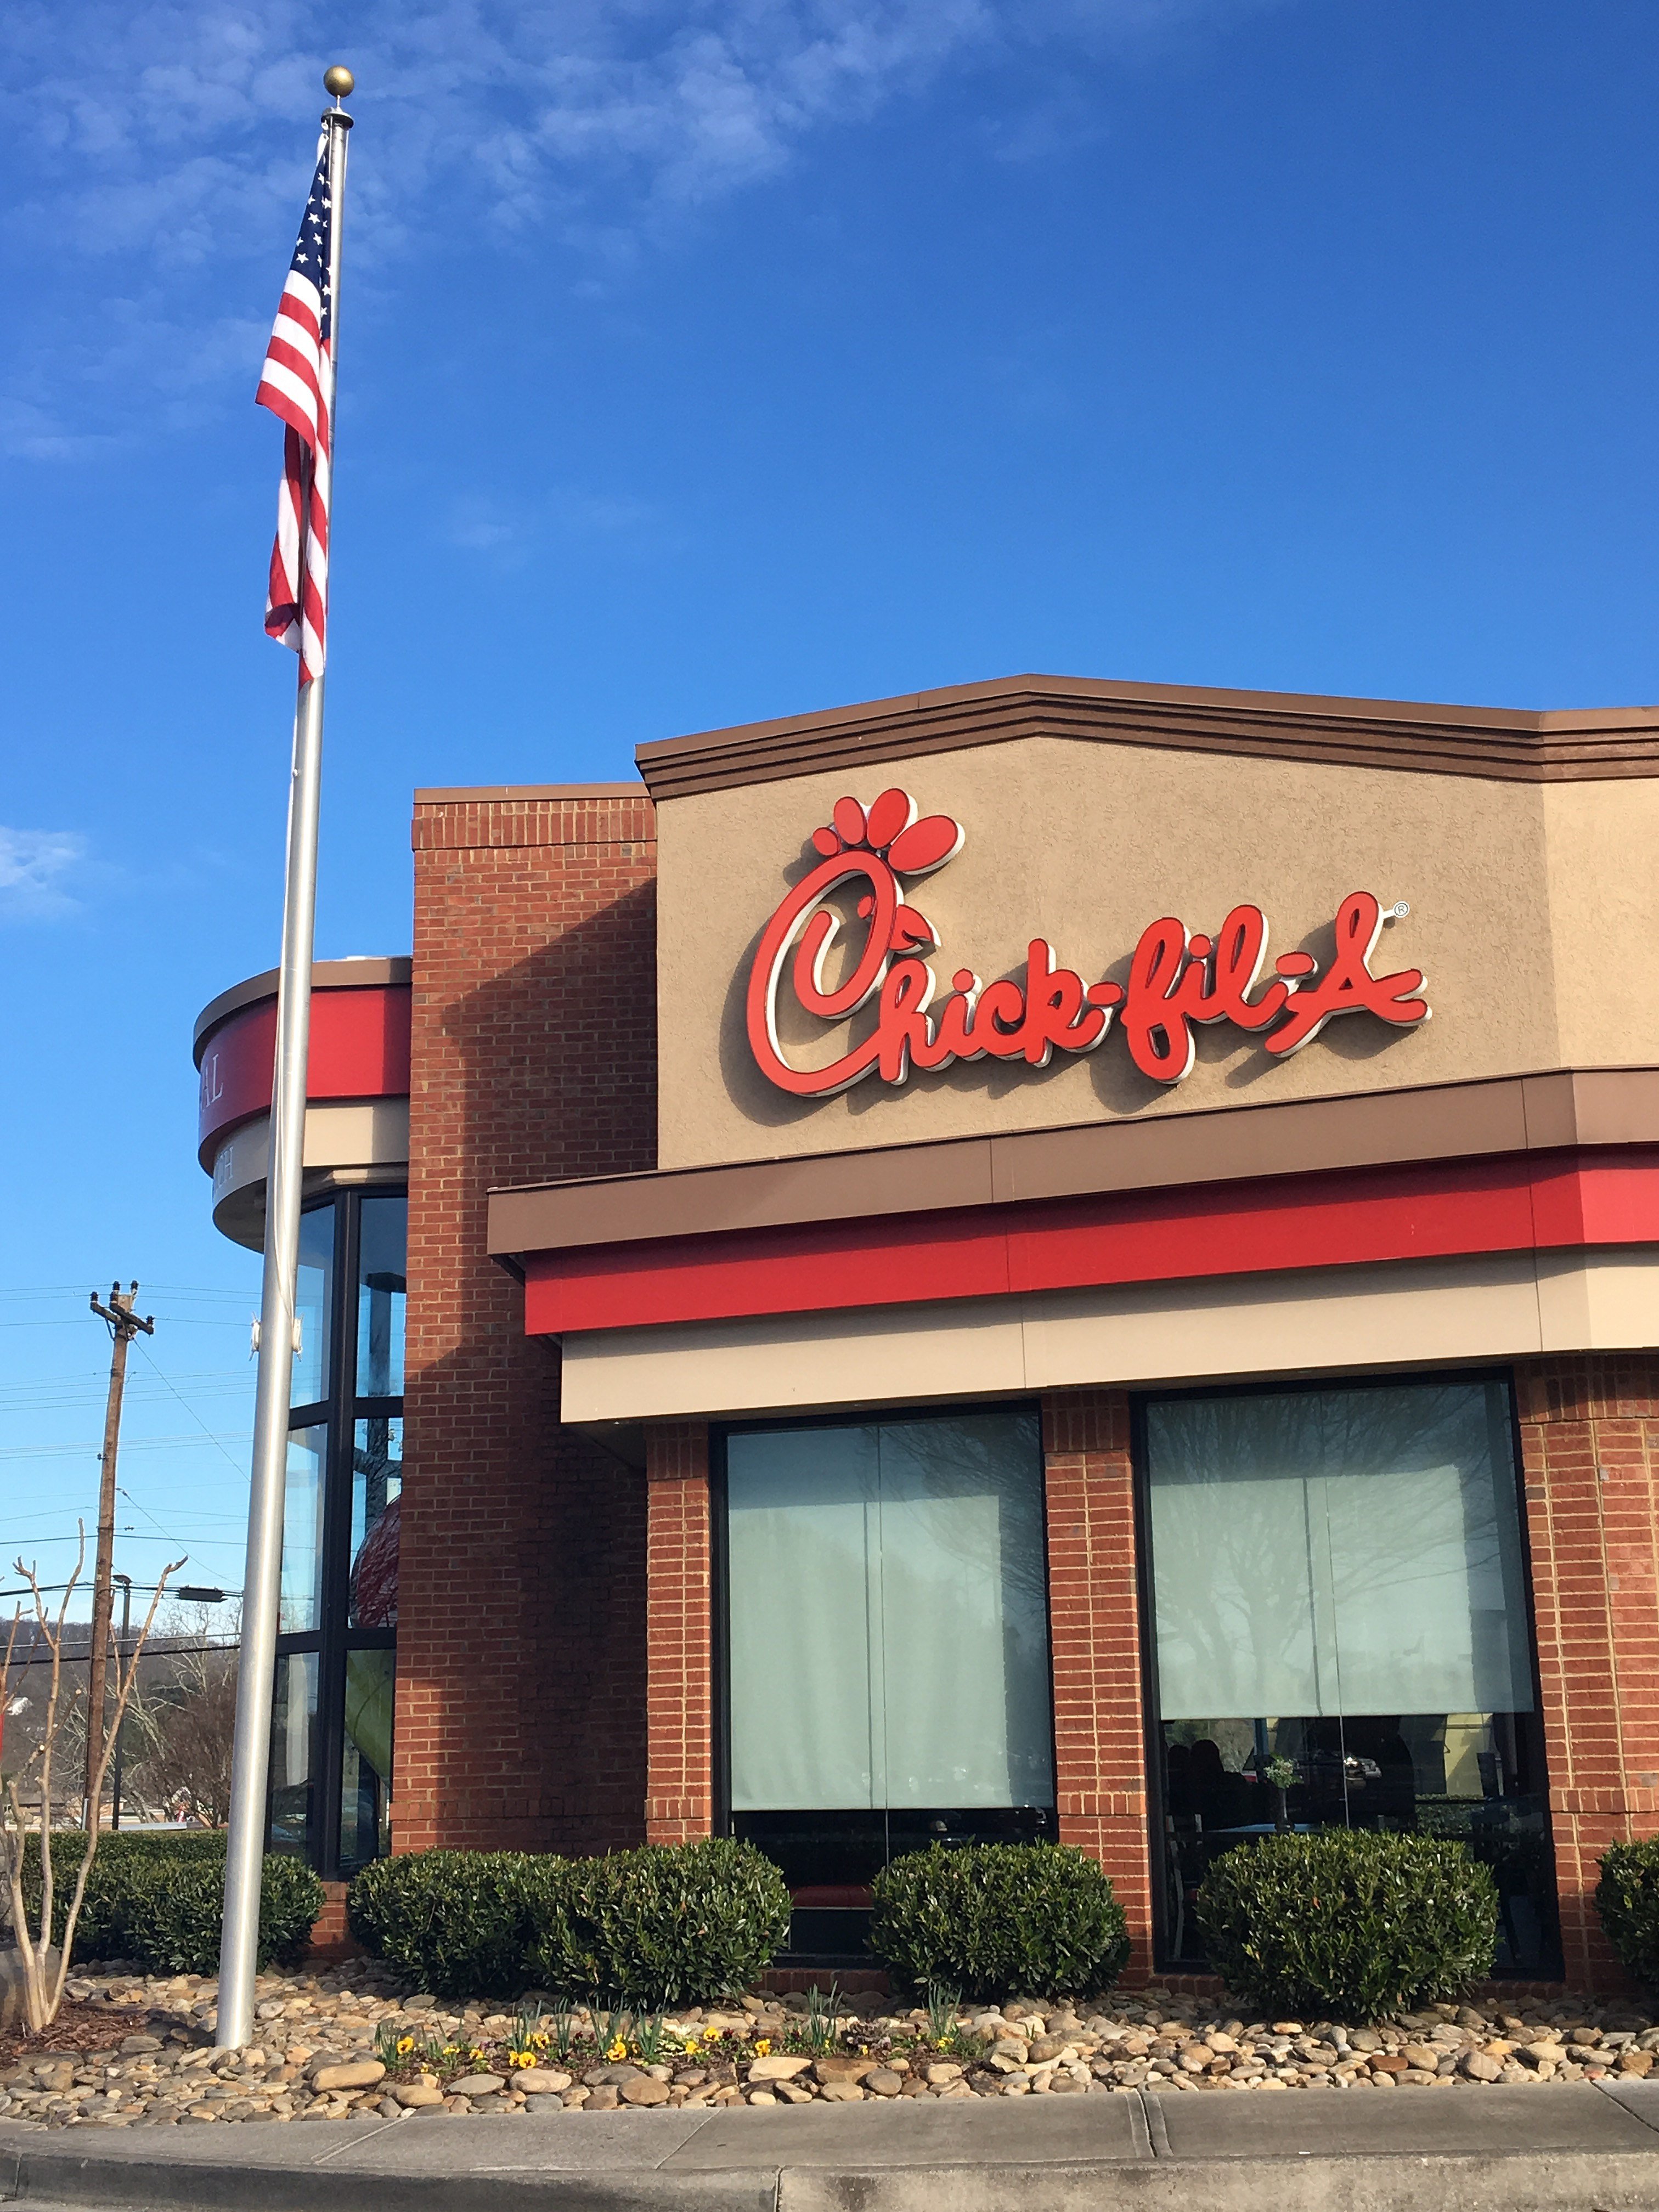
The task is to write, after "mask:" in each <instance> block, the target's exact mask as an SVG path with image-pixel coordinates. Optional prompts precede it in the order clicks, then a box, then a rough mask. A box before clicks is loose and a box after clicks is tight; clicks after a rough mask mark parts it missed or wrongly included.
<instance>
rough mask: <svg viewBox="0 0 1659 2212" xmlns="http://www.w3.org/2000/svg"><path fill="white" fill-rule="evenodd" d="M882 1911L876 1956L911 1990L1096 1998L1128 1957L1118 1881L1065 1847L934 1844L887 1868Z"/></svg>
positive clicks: (875, 1893)
mask: <svg viewBox="0 0 1659 2212" xmlns="http://www.w3.org/2000/svg"><path fill="white" fill-rule="evenodd" d="M872 1905H873V1910H872V1914H871V1921H870V1948H871V1949H872V1951H873V1952H874V1953H875V1955H876V1957H877V1958H878V1960H880V1961H881V1963H882V1965H883V1966H885V1967H886V1968H887V1970H888V1972H890V1974H891V1975H892V1976H893V1978H894V1979H895V1980H896V1982H897V1983H898V1984H900V1985H901V1986H902V1987H903V1988H906V1989H927V1988H929V1987H935V1988H945V1989H951V1990H957V1991H959V1992H960V1993H961V1994H962V1995H963V1996H979V1997H992V1998H1000V1997H1006V1996H1007V1995H1008V1994H1009V1992H1010V1991H1011V1990H1034V1991H1044V1992H1047V1991H1054V1990H1064V1991H1066V1993H1067V1994H1069V1995H1074V1996H1091V1995H1093V1994H1094V1993H1096V1992H1097V1991H1098V1990H1104V1989H1107V1988H1109V1986H1110V1985H1111V1984H1112V1983H1113V1982H1115V1980H1116V1979H1117V1978H1118V1976H1119V1974H1120V1973H1121V1972H1122V1971H1123V1966H1124V1962H1125V1960H1127V1958H1128V1955H1129V1937H1128V1931H1127V1926H1126V1924H1125V1922H1124V1917H1123V1907H1122V1906H1121V1905H1120V1904H1119V1903H1118V1901H1117V1899H1116V1898H1115V1896H1114V1895H1113V1893H1112V1885H1111V1883H1110V1881H1109V1880H1108V1879H1107V1877H1106V1876H1105V1875H1103V1873H1102V1872H1101V1870H1100V1869H1099V1867H1098V1866H1097V1865H1096V1863H1095V1862H1094V1861H1093V1860H1092V1859H1091V1858H1085V1857H1084V1855H1083V1853H1082V1852H1081V1851H1076V1850H1070V1849H1068V1848H1066V1847H1065V1846H1062V1845H1060V1844H969V1845H965V1846H963V1847H961V1848H958V1849H957V1850H946V1849H945V1847H944V1846H943V1845H942V1844H935V1845H934V1846H933V1849H932V1850H927V1851H914V1852H911V1853H909V1854H908V1856H907V1857H903V1858H897V1859H895V1860H894V1861H893V1862H892V1863H891V1865H890V1866H888V1867H885V1868H884V1869H883V1870H882V1871H881V1873H879V1874H878V1875H877V1876H876V1879H875V1881H874V1882H873V1884H872Z"/></svg>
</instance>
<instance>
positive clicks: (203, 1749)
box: [132, 1607, 237, 1827]
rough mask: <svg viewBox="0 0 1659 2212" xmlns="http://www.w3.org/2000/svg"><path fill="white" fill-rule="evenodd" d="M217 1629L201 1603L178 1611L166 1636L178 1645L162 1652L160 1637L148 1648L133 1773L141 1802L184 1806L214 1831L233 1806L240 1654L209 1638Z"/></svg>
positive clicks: (155, 1804) (170, 1806)
mask: <svg viewBox="0 0 1659 2212" xmlns="http://www.w3.org/2000/svg"><path fill="white" fill-rule="evenodd" d="M213 1626H215V1623H214V1621H213V1620H212V1619H211V1617H210V1614H209V1613H208V1611H207V1609H206V1608H205V1607H203V1608H201V1609H199V1611H198V1613H197V1615H196V1616H195V1617H193V1618H191V1617H190V1616H182V1617H181V1616H179V1615H177V1614H176V1613H175V1616H174V1620H173V1621H171V1622H169V1624H168V1629H167V1637H168V1640H169V1641H171V1639H172V1638H174V1637H177V1638H179V1641H178V1642H177V1644H175V1645H174V1647H173V1649H172V1650H166V1649H163V1648H161V1644H160V1640H159V1639H158V1643H157V1644H156V1645H155V1646H152V1649H151V1654H150V1665H151V1677H152V1679H151V1680H150V1683H149V1686H147V1688H146V1689H145V1691H144V1693H143V1752H142V1753H141V1754H140V1756H139V1758H138V1759H137V1762H136V1764H135V1765H134V1767H133V1770H132V1773H133V1783H134V1786H135V1789H136V1790H137V1793H138V1795H139V1796H141V1797H142V1798H143V1800H144V1802H146V1803H148V1804H150V1805H154V1806H156V1807H158V1808H174V1809H178V1808H182V1809H183V1810H185V1811H186V1812H188V1813H191V1814H195V1815H196V1816H197V1818H199V1819H202V1820H206V1821H208V1822H209V1824H210V1826H214V1827H218V1826H220V1825H221V1823H222V1821H223V1820H225V1819H226V1818H227V1817H228V1814H229V1811H230V1761H231V1752H232V1749H233V1747H234V1742H235V1737H236V1660H237V1654H236V1652H235V1650H234V1649H228V1648H225V1647H224V1646H223V1645H222V1644H220V1643H219V1640H218V1638H214V1639H213V1640H212V1641H210V1636H209V1632H210V1629H211V1628H212V1627H213ZM181 1630H182V1633H181ZM231 1633H232V1635H233V1636H234V1629H233V1631H232V1632H231Z"/></svg>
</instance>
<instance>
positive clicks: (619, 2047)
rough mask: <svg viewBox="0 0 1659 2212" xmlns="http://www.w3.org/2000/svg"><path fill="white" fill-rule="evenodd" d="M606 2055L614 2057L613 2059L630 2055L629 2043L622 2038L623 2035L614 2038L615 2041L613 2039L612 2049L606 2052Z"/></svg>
mask: <svg viewBox="0 0 1659 2212" xmlns="http://www.w3.org/2000/svg"><path fill="white" fill-rule="evenodd" d="M627 2056H628V2045H627V2044H626V2043H625V2042H624V2041H623V2039H622V2037H621V2036H620V2035H619V2036H617V2038H616V2039H614V2041H613V2042H612V2043H611V2047H610V2049H609V2050H608V2051H606V2052H605V2057H607V2058H610V2059H613V2060H614V2059H617V2058H626V2057H627Z"/></svg>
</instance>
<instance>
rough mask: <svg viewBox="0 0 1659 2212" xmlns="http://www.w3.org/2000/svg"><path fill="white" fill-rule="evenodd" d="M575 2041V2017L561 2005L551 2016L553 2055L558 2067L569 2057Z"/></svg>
mask: <svg viewBox="0 0 1659 2212" xmlns="http://www.w3.org/2000/svg"><path fill="white" fill-rule="evenodd" d="M575 2039H576V2015H575V2014H574V2012H572V2011H571V2009H570V2008H569V2007H568V2005H561V2006H560V2007H559V2008H558V2010H557V2011H556V2013H555V2014H554V2015H553V2055H554V2057H556V2059H557V2060H558V2062H559V2063H560V2065H563V2063H564V2062H565V2060H566V2059H567V2058H568V2057H569V2056H570V2047H571V2045H572V2044H573V2043H574V2041H575Z"/></svg>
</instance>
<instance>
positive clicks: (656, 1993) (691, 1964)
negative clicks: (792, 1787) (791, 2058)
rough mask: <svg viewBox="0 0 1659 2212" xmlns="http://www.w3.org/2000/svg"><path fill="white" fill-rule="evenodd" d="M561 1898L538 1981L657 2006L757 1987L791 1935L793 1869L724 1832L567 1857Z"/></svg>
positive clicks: (571, 1992) (545, 1935)
mask: <svg viewBox="0 0 1659 2212" xmlns="http://www.w3.org/2000/svg"><path fill="white" fill-rule="evenodd" d="M553 1901H554V1911H552V1913H551V1914H550V1917H549V1918H548V1920H547V1921H546V1923H544V1928H543V1930H542V1934H541V1941H540V1942H539V1944H538V1948H537V1951H536V1954H535V1956H534V1959H533V1960H532V1966H533V1967H534V1969H535V1974H536V1978H537V1979H538V1981H540V1982H543V1983H544V1984H546V1986H547V1987H548V1988H549V1989H555V1990H559V1991H561V1992H562V1994H564V1995H566V1996H582V1997H597V1998H599V1999H600V2000H601V2001H603V2002H607V2003H611V2004H624V2005H629V2006H640V2007H644V2008H647V2009H649V2010H652V2011H661V2010H662V2009H663V2008H665V2006H669V2005H682V2004H702V2003H707V2002H708V2001H709V2000H711V1999H715V1998H720V1997H725V1996H734V1995H736V1994H738V1992H740V1991H741V1990H746V1989H747V1988H749V1987H750V1984H752V1983H753V1982H754V1981H755V1980H756V1979H757V1977H758V1976H759V1975H761V1974H763V1972H765V1971H766V1968H767V1967H768V1966H769V1965H770V1964H771V1961H772V1958H773V1955H774V1954H775V1952H776V1951H778V1950H779V1949H780V1948H781V1946H782V1944H783V1943H784V1942H785V1941H786V1939H787V1936H788V1933H789V1892H788V1890H787V1887H786V1886H785V1883H784V1879H783V1876H782V1875H781V1874H780V1873H779V1871H778V1869H777V1868H776V1867H775V1865H774V1864H773V1863H772V1862H771V1860H770V1859H769V1858H767V1857H765V1856H764V1854H763V1853H762V1852H760V1851H758V1850H756V1849H755V1847H754V1845H753V1844H741V1843H738V1842H735V1841H734V1840H733V1839H732V1838H730V1837H725V1836H716V1837H711V1838H708V1840H706V1841H704V1842H701V1843H695V1844H656V1845H647V1847H646V1848H645V1849H644V1850H637V1851H617V1852H613V1853H612V1854H611V1857H608V1858H602V1859H585V1860H577V1861H574V1862H572V1863H568V1864H567V1867H566V1874H565V1879H564V1881H562V1883H561V1884H560V1885H558V1887H557V1889H556V1893H555V1895H554V1899H553Z"/></svg>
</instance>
